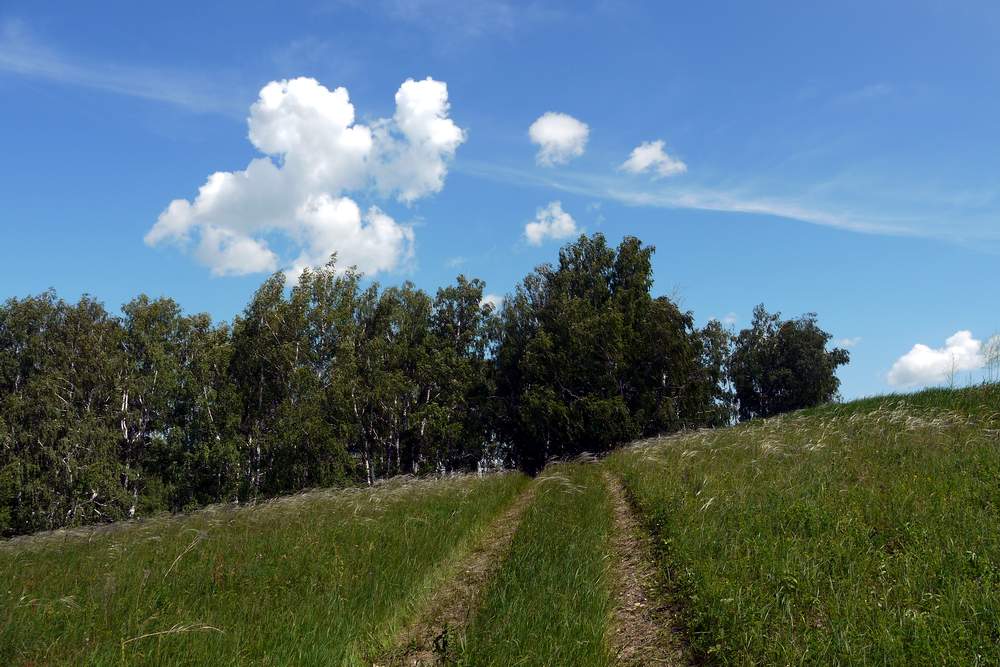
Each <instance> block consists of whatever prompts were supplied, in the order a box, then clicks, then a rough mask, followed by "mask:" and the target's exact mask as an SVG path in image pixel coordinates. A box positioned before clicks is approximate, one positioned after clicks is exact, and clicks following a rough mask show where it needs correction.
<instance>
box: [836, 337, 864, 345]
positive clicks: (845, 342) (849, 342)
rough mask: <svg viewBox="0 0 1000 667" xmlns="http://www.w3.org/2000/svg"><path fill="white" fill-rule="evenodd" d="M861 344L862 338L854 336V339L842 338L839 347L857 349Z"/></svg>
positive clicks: (838, 343) (838, 342)
mask: <svg viewBox="0 0 1000 667" xmlns="http://www.w3.org/2000/svg"><path fill="white" fill-rule="evenodd" d="M860 342H861V336H854V337H853V338H841V339H840V340H838V341H837V345H838V346H839V347H856V346H857V345H858V343H860Z"/></svg>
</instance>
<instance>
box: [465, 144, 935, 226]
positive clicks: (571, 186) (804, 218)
mask: <svg viewBox="0 0 1000 667" xmlns="http://www.w3.org/2000/svg"><path fill="white" fill-rule="evenodd" d="M455 169H456V171H460V172H463V173H466V174H469V175H472V176H477V177H480V178H486V179H490V180H494V181H498V182H504V183H508V184H512V185H521V186H524V187H543V188H549V189H553V190H559V191H562V192H567V193H570V194H575V195H581V196H587V197H595V198H598V199H604V200H609V201H615V202H618V203H620V204H624V205H626V206H645V207H653V208H667V209H691V210H700V211H718V212H721V213H746V214H756V215H767V216H773V217H777V218H784V219H786V220H794V221H798V222H806V223H810V224H814V225H823V226H827V227H836V228H839V229H846V230H850V231H854V232H861V233H868V234H883V235H891V236H922V237H933V236H934V235H933V234H931V233H929V232H928V231H927V230H924V229H921V228H920V226H919V225H916V224H912V223H913V221H912V220H911V219H909V218H904V217H900V218H888V217H884V216H866V215H862V214H858V213H856V212H851V211H841V210H837V209H834V208H823V207H820V206H815V205H811V204H809V203H804V202H801V201H798V200H795V199H790V198H782V197H775V196H764V195H756V194H752V193H747V192H746V191H745V190H742V189H724V188H712V187H705V186H687V185H684V186H673V185H662V186H659V185H656V184H648V185H643V186H637V185H634V184H632V183H630V182H629V181H628V180H627V179H623V178H620V177H617V176H615V175H596V174H580V173H576V174H566V173H563V174H558V175H551V176H550V175H548V174H542V173H539V172H535V171H527V170H522V169H516V168H510V167H504V166H499V165H495V164H489V163H482V162H468V161H466V162H460V163H458V164H456V166H455Z"/></svg>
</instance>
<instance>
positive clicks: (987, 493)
mask: <svg viewBox="0 0 1000 667" xmlns="http://www.w3.org/2000/svg"><path fill="white" fill-rule="evenodd" d="M998 399H1000V392H998V391H997V389H996V388H995V387H994V388H989V387H987V388H974V389H969V390H961V391H952V392H949V391H942V390H935V391H932V392H926V393H923V394H918V395H915V396H912V397H900V396H892V397H886V398H882V399H869V400H866V401H863V402H859V403H856V404H848V405H844V406H831V407H827V408H822V409H817V410H812V411H807V412H803V413H796V414H792V415H787V416H784V417H781V418H776V419H772V420H768V421H761V422H752V423H749V424H745V425H741V426H738V427H735V428H732V429H725V430H719V431H712V432H708V431H704V432H699V433H694V434H689V435H682V436H675V437H671V438H664V439H661V440H659V441H649V442H647V443H644V444H642V445H641V446H638V447H634V448H631V449H627V450H623V451H621V452H619V453H618V454H616V455H614V456H613V457H612V458H611V459H610V460H609V462H608V463H609V465H611V466H612V467H613V468H614V469H616V470H617V471H618V472H620V473H621V475H622V476H623V479H624V481H625V483H626V487H627V489H628V490H629V492H630V494H631V495H632V496H633V499H634V500H635V501H636V503H637V505H638V506H639V508H640V510H641V512H642V514H643V515H644V517H645V518H646V519H647V521H648V523H649V525H650V526H651V527H652V529H653V530H654V532H655V533H656V535H657V537H658V543H659V549H660V557H661V558H662V562H663V564H664V566H665V567H666V568H667V570H668V573H669V575H670V578H671V580H672V581H673V583H674V584H675V586H676V587H677V591H678V596H679V602H680V604H681V606H682V609H683V615H684V619H685V621H686V623H687V626H688V633H689V640H690V641H691V642H692V644H693V645H694V648H695V649H696V651H697V652H698V653H699V654H700V655H701V656H702V657H707V658H709V659H711V660H712V661H713V662H716V663H719V664H746V665H749V664H801V663H810V664H927V665H939V664H963V665H974V664H996V663H997V662H1000V649H998V646H1000V520H998V518H1000V430H998V429H1000V400H998Z"/></svg>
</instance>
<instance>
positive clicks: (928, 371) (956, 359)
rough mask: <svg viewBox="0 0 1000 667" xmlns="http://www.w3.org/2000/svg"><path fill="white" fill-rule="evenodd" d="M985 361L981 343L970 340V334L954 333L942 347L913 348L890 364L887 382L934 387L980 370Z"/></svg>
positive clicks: (967, 332)
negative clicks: (966, 373)
mask: <svg viewBox="0 0 1000 667" xmlns="http://www.w3.org/2000/svg"><path fill="white" fill-rule="evenodd" d="M985 362H986V360H985V358H984V356H983V344H982V342H981V341H979V340H976V339H975V338H973V337H972V332H971V331H957V332H955V334H954V335H952V336H951V337H949V338H948V339H947V340H946V341H945V344H944V347H940V348H931V347H928V346H927V345H924V344H923V343H917V344H916V345H914V346H913V349H911V350H910V351H909V352H907V353H906V354H904V355H903V356H902V357H900V358H899V359H897V360H896V363H894V364H893V365H892V368H891V369H890V370H889V375H888V380H889V384H891V385H893V386H903V387H908V386H914V385H929V384H937V383H940V382H944V381H945V380H948V379H949V378H951V377H953V376H954V375H955V374H957V373H960V372H964V371H973V370H977V369H979V368H982V367H983V365H984V364H985Z"/></svg>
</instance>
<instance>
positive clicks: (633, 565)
mask: <svg viewBox="0 0 1000 667" xmlns="http://www.w3.org/2000/svg"><path fill="white" fill-rule="evenodd" d="M604 477H605V480H606V481H607V485H608V494H609V497H610V498H611V505H612V510H613V512H614V519H615V531H614V535H613V536H612V539H611V543H612V544H611V547H612V553H613V558H612V564H611V567H612V575H613V576H612V578H611V581H612V594H613V596H614V609H613V611H612V621H611V629H610V630H611V632H610V636H611V647H612V651H613V655H614V656H615V657H616V661H617V664H619V665H627V666H633V665H635V666H638V665H672V666H673V665H689V664H691V660H690V658H689V654H688V651H687V648H686V645H685V642H683V641H682V639H681V637H682V636H683V635H682V634H681V632H680V629H679V628H678V627H677V623H676V615H675V613H674V609H673V608H672V607H671V605H670V604H669V603H668V602H666V600H668V598H667V596H666V593H665V591H664V586H663V584H662V578H661V575H660V573H659V570H658V569H657V567H656V565H655V562H654V560H653V555H652V554H653V549H652V544H651V541H650V537H649V534H648V533H647V532H646V531H645V530H644V529H643V528H642V526H641V525H640V524H639V521H638V520H637V519H636V517H635V514H634V513H633V512H632V508H631V506H630V505H629V503H628V500H627V499H626V497H625V490H624V488H622V485H621V482H620V481H618V478H617V477H615V476H614V475H612V474H611V473H609V472H607V471H605V472H604Z"/></svg>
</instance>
